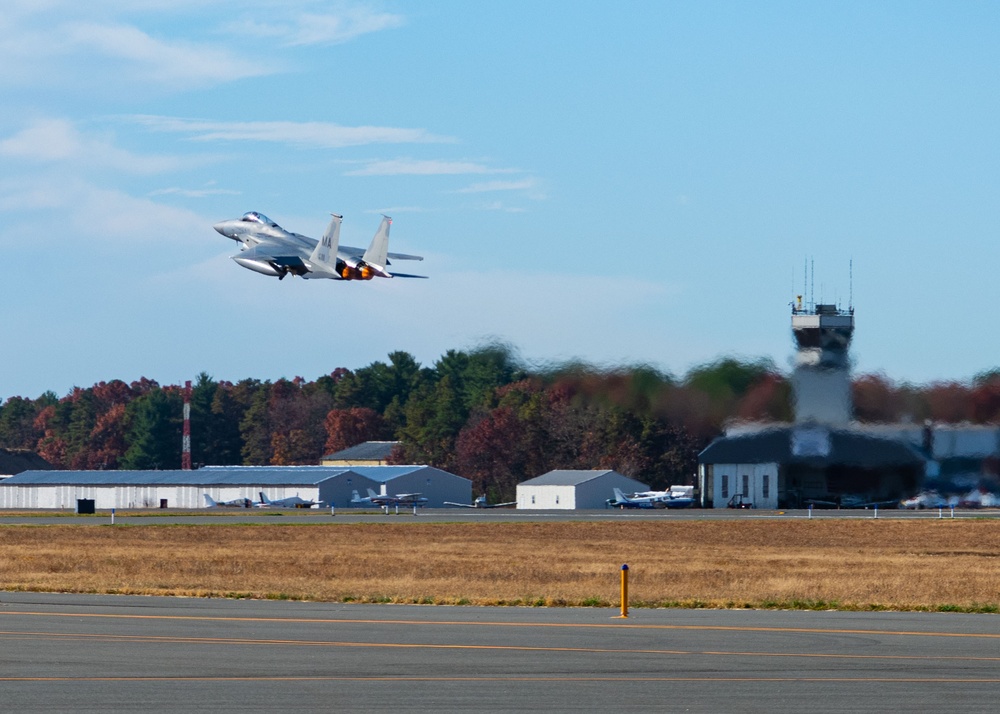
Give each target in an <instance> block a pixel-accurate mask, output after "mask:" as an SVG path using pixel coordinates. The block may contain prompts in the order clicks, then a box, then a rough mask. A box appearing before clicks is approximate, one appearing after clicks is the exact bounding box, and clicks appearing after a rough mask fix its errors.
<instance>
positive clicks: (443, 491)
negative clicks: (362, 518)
mask: <svg viewBox="0 0 1000 714" xmlns="http://www.w3.org/2000/svg"><path fill="white" fill-rule="evenodd" d="M368 489H372V490H374V491H375V492H376V493H381V492H385V493H390V494H393V493H413V492H416V491H419V492H421V493H422V494H423V495H424V496H426V497H427V498H428V499H429V500H428V504H427V505H428V506H432V507H436V506H442V505H443V504H444V501H446V500H447V501H450V500H456V501H457V500H459V499H463V500H464V502H470V501H471V498H472V482H471V481H469V480H468V479H465V478H462V477H460V476H455V475H454V474H450V473H448V472H447V471H441V470H440V469H435V468H432V467H430V466H366V467H355V468H352V469H348V468H343V467H340V468H337V467H324V466H206V467H204V468H201V469H197V470H193V471H179V470H178V471H25V472H23V473H20V474H17V475H16V476H12V477H11V478H9V479H5V480H4V481H3V482H2V483H0V508H63V509H68V508H74V507H75V506H76V502H77V500H78V499H92V500H93V501H94V506H95V508H101V509H108V508H122V509H125V508H204V507H205V506H206V504H205V498H204V495H203V494H206V493H207V494H208V495H209V496H211V497H212V498H213V499H214V500H216V501H232V500H237V499H250V500H252V501H258V500H260V493H261V492H263V493H264V494H265V495H267V497H268V498H269V499H272V500H277V499H282V498H288V497H290V496H298V497H299V498H302V499H305V500H308V501H319V502H321V503H322V505H323V506H324V507H325V506H329V505H331V504H332V505H336V506H337V507H346V506H350V503H351V497H352V495H353V492H354V491H358V493H359V494H360V495H362V496H363V495H366V493H367V491H368Z"/></svg>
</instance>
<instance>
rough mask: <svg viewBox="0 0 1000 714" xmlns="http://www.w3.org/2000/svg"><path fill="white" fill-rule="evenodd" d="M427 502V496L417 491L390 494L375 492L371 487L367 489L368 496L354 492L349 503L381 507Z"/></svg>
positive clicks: (418, 504)
mask: <svg viewBox="0 0 1000 714" xmlns="http://www.w3.org/2000/svg"><path fill="white" fill-rule="evenodd" d="M425 503H427V498H425V497H424V496H421V495H420V494H419V493H397V494H394V495H392V496H389V495H387V494H381V495H380V494H377V493H375V492H374V491H373V490H372V489H368V496H367V497H366V498H362V497H360V496H359V495H358V492H357V491H355V492H354V498H352V499H351V504H352V505H354V506H380V507H382V508H388V507H389V506H414V507H416V506H423V505H424V504H425Z"/></svg>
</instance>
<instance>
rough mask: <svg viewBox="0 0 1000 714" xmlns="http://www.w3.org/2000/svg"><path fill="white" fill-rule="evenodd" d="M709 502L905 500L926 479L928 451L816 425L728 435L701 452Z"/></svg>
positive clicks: (768, 504)
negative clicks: (925, 464) (848, 499)
mask: <svg viewBox="0 0 1000 714" xmlns="http://www.w3.org/2000/svg"><path fill="white" fill-rule="evenodd" d="M698 462H699V467H698V472H699V488H700V489H701V494H702V506H704V507H706V508H712V507H715V508H719V507H724V506H726V505H727V504H729V503H730V502H731V501H733V502H735V501H743V502H745V503H752V504H753V506H754V507H756V508H801V507H804V506H806V505H808V504H809V503H810V502H817V503H818V502H828V503H840V502H841V499H846V498H847V497H848V496H850V499H851V500H852V501H857V502H859V503H865V502H879V501H898V500H900V499H901V498H904V497H905V496H906V495H907V494H911V493H913V492H914V491H915V490H916V488H917V485H918V484H919V483H920V481H921V479H922V478H923V471H924V458H923V456H922V455H921V454H920V453H919V452H918V451H916V449H914V448H913V447H912V446H910V445H909V444H907V443H904V442H901V441H895V440H892V439H882V438H878V437H877V436H875V435H872V434H869V433H865V432H863V431H857V430H851V429H831V428H828V427H825V426H820V425H816V424H812V425H798V426H779V427H772V428H768V429H762V430H761V431H758V432H755V433H743V434H739V435H735V436H724V437H720V438H718V439H716V440H715V441H713V442H712V443H711V444H709V446H708V447H707V448H706V449H705V450H704V451H702V452H701V454H699V456H698Z"/></svg>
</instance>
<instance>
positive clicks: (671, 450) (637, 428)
mask: <svg viewBox="0 0 1000 714" xmlns="http://www.w3.org/2000/svg"><path fill="white" fill-rule="evenodd" d="M854 400H855V405H856V410H857V413H858V416H859V418H862V419H864V420H869V421H899V420H902V419H913V420H918V421H923V420H925V419H932V420H935V421H948V422H956V421H971V422H980V423H984V422H994V423H996V422H1000V372H992V373H989V374H984V375H982V376H981V377H979V378H977V379H976V380H975V381H974V382H973V383H972V384H958V383H949V384H935V385H930V386H927V387H914V386H912V385H896V384H894V383H892V382H891V381H890V380H888V379H886V378H884V377H881V376H872V375H868V376H863V377H860V378H859V379H857V380H856V381H855V382H854ZM182 405H183V390H182V388H181V387H179V386H175V385H167V386H161V385H159V384H157V383H156V382H154V381H152V380H148V379H141V380H139V381H137V382H132V383H131V384H126V383H125V382H122V381H118V380H115V381H112V382H107V383H105V382H102V383H100V384H96V385H94V386H93V387H89V388H86V389H84V388H76V389H74V390H73V391H72V392H70V394H68V395H66V396H65V397H62V398H59V397H57V396H56V395H54V394H52V393H46V394H43V395H42V396H41V397H38V398H37V399H26V398H22V397H12V398H10V399H8V400H7V401H6V402H5V403H4V404H3V405H2V406H0V447H6V448H15V449H16V448H21V449H30V450H33V451H37V452H38V453H39V454H41V455H42V456H43V457H45V458H46V459H48V460H49V461H50V462H51V463H52V464H53V465H55V466H56V467H58V468H73V469H165V468H178V467H179V466H180V442H181V436H180V435H181V429H182V424H181V415H182V411H183V409H182ZM790 418H791V401H790V387H789V383H788V380H787V379H786V377H785V376H783V375H782V374H780V373H779V372H778V370H777V369H776V368H775V367H774V365H773V364H771V363H770V362H767V361H740V360H736V359H723V360H720V361H718V362H715V363H712V364H709V365H705V366H702V367H698V368H695V369H693V370H691V371H690V372H689V373H687V374H686V375H685V376H684V377H683V378H682V379H674V378H672V377H671V376H669V375H666V374H663V373H662V372H659V371H657V370H654V369H651V368H648V367H632V368H627V369H618V370H598V369H594V368H592V367H589V366H586V365H561V366H559V367H554V368H541V369H529V368H528V367H526V366H524V365H523V364H521V363H520V362H519V361H518V360H517V359H515V358H514V356H513V355H512V353H511V351H510V350H508V349H506V348H505V347H503V346H489V347H484V348H481V349H477V350H473V351H469V352H464V351H455V350H452V351H449V352H447V353H446V354H445V355H443V356H442V357H441V358H440V359H438V360H437V361H436V362H435V363H434V365H433V366H430V367H423V366H421V365H420V364H418V363H417V361H416V360H415V359H414V358H413V356H412V355H410V354H408V353H406V352H393V353H392V354H390V355H389V357H388V361H387V362H381V361H378V362H374V363H372V364H370V365H368V366H367V367H363V368H361V369H358V370H355V371H351V370H347V369H336V370H334V371H333V372H331V373H330V374H329V375H325V376H323V377H320V378H319V379H317V380H315V381H312V382H309V381H306V380H304V379H302V378H298V377H297V378H295V379H293V380H284V379H281V380H278V381H276V382H268V381H263V382H262V381H259V380H256V379H245V380H242V381H240V382H236V383H231V382H226V381H215V380H214V379H212V378H211V377H210V376H209V375H207V374H201V375H199V377H198V379H197V381H196V382H195V384H194V386H193V390H192V397H191V422H192V458H193V461H194V462H195V463H196V464H204V465H208V464H248V465H254V464H275V465H279V464H315V463H318V461H319V459H320V458H321V456H322V455H323V454H326V453H330V452H333V451H338V450H340V449H343V448H346V447H348V446H351V445H353V444H356V443H360V442H362V441H366V440H371V439H399V440H400V441H401V442H402V447H401V449H400V450H398V453H397V454H396V455H395V457H394V458H395V460H397V461H399V462H403V463H429V464H433V465H435V466H438V467H440V468H443V469H446V470H449V471H453V472H455V473H459V474H462V475H464V476H467V477H469V478H471V479H473V481H474V488H475V489H476V491H477V493H480V492H481V493H488V494H489V495H490V496H491V497H493V498H510V497H511V496H512V495H513V492H514V486H515V484H516V483H518V482H519V481H521V480H523V479H524V478H527V477H531V476H534V475H537V474H540V473H544V472H545V471H547V470H549V469H553V468H614V469H616V470H618V471H620V472H621V473H624V474H627V475H630V476H634V477H636V478H639V479H641V480H643V481H646V482H647V483H650V484H651V485H653V486H655V487H662V486H666V485H667V484H670V483H685V482H689V481H690V479H691V478H692V477H693V474H694V472H695V468H696V464H697V454H698V452H699V451H700V450H701V449H702V448H704V446H705V445H707V444H708V442H709V441H710V440H711V439H712V438H713V437H715V436H717V435H718V434H719V433H720V431H721V429H722V426H723V424H724V423H725V422H726V421H728V420H732V419H746V420H775V421H787V420H789V419H790Z"/></svg>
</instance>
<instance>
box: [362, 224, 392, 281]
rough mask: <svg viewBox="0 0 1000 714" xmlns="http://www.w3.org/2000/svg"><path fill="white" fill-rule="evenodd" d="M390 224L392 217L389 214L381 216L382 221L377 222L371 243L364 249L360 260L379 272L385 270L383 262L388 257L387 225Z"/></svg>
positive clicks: (384, 262)
mask: <svg viewBox="0 0 1000 714" xmlns="http://www.w3.org/2000/svg"><path fill="white" fill-rule="evenodd" d="M391 225H392V219H391V218H389V216H382V223H380V224H379V227H378V230H377V231H375V237H374V238H372V242H371V245H369V246H368V250H366V251H365V255H364V257H363V258H362V260H363V261H364V262H365V263H366V264H367V265H370V266H372V267H373V268H377V269H378V270H379V271H381V272H385V264H386V261H387V260H388V259H389V226H391Z"/></svg>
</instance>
